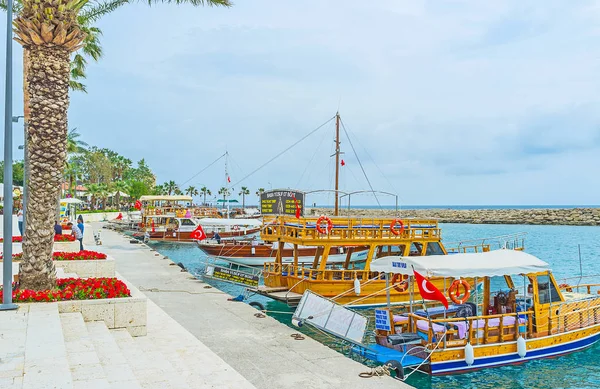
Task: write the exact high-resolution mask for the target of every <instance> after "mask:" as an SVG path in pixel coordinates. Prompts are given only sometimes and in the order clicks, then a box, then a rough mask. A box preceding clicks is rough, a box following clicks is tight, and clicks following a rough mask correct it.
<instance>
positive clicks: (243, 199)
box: [239, 186, 250, 208]
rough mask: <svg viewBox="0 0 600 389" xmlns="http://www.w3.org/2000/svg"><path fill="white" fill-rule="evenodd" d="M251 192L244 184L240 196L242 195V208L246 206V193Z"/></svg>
mask: <svg viewBox="0 0 600 389" xmlns="http://www.w3.org/2000/svg"><path fill="white" fill-rule="evenodd" d="M249 194H250V190H249V189H248V188H246V187H245V186H242V189H241V190H240V194H239V195H240V196H242V208H246V195H249Z"/></svg>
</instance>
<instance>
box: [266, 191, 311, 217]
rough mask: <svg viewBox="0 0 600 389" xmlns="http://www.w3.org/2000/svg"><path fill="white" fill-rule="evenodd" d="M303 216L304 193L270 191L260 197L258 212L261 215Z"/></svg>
mask: <svg viewBox="0 0 600 389" xmlns="http://www.w3.org/2000/svg"><path fill="white" fill-rule="evenodd" d="M297 207H298V208H300V216H302V215H304V192H299V191H296V190H272V191H268V192H263V193H262V194H261V195H260V211H261V213H262V214H263V215H290V216H295V215H296V209H297Z"/></svg>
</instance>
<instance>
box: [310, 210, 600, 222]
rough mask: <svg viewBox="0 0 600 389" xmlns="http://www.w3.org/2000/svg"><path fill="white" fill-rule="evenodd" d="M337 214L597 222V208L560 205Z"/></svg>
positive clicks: (446, 219) (326, 212) (318, 212)
mask: <svg viewBox="0 0 600 389" xmlns="http://www.w3.org/2000/svg"><path fill="white" fill-rule="evenodd" d="M317 215H328V216H331V215H333V209H331V208H311V209H309V210H308V212H307V216H317ZM340 216H351V217H373V218H379V217H396V216H399V217H401V218H423V219H430V218H431V219H437V220H438V221H439V222H440V223H469V224H539V225H568V226H600V208H561V209H460V210H458V209H437V208H436V209H406V210H400V211H399V214H397V213H396V211H394V210H390V209H350V210H348V209H341V210H340Z"/></svg>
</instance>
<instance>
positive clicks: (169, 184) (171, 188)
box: [163, 181, 179, 196]
mask: <svg viewBox="0 0 600 389" xmlns="http://www.w3.org/2000/svg"><path fill="white" fill-rule="evenodd" d="M163 186H164V187H165V189H166V191H167V194H168V195H169V196H170V195H172V194H173V192H175V190H179V186H178V185H177V184H176V183H175V181H169V182H165V183H164V184H163Z"/></svg>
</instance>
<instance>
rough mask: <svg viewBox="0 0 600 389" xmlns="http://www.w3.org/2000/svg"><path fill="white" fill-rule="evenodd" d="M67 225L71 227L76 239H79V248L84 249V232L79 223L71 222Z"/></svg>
mask: <svg viewBox="0 0 600 389" xmlns="http://www.w3.org/2000/svg"><path fill="white" fill-rule="evenodd" d="M67 227H71V235H74V236H75V239H77V240H78V241H79V250H80V251H83V234H82V233H81V230H80V229H79V227H77V225H73V223H71V222H69V223H68V224H67Z"/></svg>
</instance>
